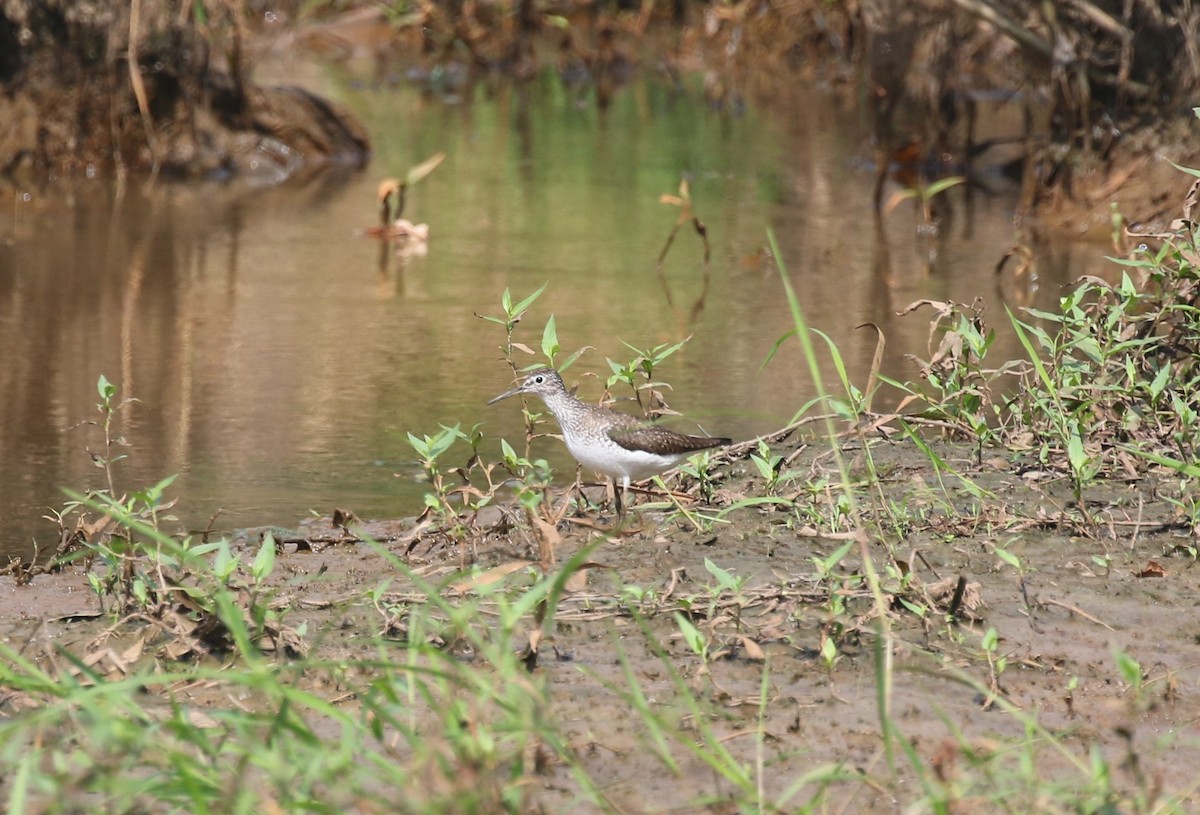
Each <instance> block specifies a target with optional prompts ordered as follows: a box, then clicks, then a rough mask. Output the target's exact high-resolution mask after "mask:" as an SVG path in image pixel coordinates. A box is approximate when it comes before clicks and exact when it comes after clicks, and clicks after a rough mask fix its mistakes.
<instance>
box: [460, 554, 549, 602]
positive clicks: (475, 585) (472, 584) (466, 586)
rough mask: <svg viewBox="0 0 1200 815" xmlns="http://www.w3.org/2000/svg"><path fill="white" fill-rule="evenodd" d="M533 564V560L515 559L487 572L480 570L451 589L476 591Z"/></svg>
mask: <svg viewBox="0 0 1200 815" xmlns="http://www.w3.org/2000/svg"><path fill="white" fill-rule="evenodd" d="M532 565H533V562H532V561H528V560H514V561H512V562H511V563H503V564H501V565H499V566H495V567H493V568H491V569H488V570H487V571H486V572H480V573H479V574H477V575H475V576H474V577H471V578H470V579H468V580H461V581H459V582H458V583H455V584H454V585H453V586H451V587H450V589H451V590H452V591H456V592H458V593H459V594H466V593H467V592H469V591H474V590H476V589H479V588H482V587H484V586H490V585H492V584H493V583H496V582H499V581H500V580H502V579H503V578H505V577H507V576H508V575H510V574H512V573H513V572H519V571H521V570H522V569H525V568H528V567H529V566H532Z"/></svg>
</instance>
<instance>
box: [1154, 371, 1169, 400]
mask: <svg viewBox="0 0 1200 815" xmlns="http://www.w3.org/2000/svg"><path fill="white" fill-rule="evenodd" d="M1170 376H1171V366H1170V365H1164V366H1163V367H1161V368H1159V369H1158V373H1157V374H1155V375H1154V381H1153V382H1151V383H1150V397H1151V398H1152V399H1153V400H1154V401H1158V397H1160V396H1162V392H1163V391H1164V390H1165V389H1166V387H1167V379H1169V378H1170Z"/></svg>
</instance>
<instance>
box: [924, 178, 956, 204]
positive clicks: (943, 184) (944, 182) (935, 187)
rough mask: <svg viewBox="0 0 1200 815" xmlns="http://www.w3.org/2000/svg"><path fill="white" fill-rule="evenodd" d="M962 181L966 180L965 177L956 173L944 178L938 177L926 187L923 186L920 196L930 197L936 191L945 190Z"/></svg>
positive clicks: (936, 192)
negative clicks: (923, 189) (923, 190)
mask: <svg viewBox="0 0 1200 815" xmlns="http://www.w3.org/2000/svg"><path fill="white" fill-rule="evenodd" d="M964 181H966V179H965V178H963V177H962V176H957V175H952V176H947V177H946V178H939V179H938V180H937V181H934V182H933V183H932V184H930V185H929V186H928V187H926V188H925V193H924V195H923V196H922V197H923V198H926V199H929V198H932V197H933V196H935V195H937V194H938V193H941V192H945V191H946V190H948V189H950V188H951V187H956V186H958V185H959V184H961V183H963V182H964Z"/></svg>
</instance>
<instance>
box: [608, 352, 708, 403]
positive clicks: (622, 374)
mask: <svg viewBox="0 0 1200 815" xmlns="http://www.w3.org/2000/svg"><path fill="white" fill-rule="evenodd" d="M690 339H691V337H687V338H685V339H683V340H680V341H679V342H676V343H663V344H662V345H656V346H654V347H653V348H649V349H640V348H638V347H637V346H634V345H630V344H629V343H627V342H624V341H622V342H623V344H624V345H625V347H626V348H628V349H629V350H631V351H633V353H634V356H633V357H631V358H630V359H628V360H626V361H625V362H617V361H615V360H612V359H609V360H608V367H609V368H610V369H612V375H611V376H609V377H608V379H607V380H606V381H605V383H604V385H605V388H606V389H608V390H609V391H611V390H612V387H613V386H614V385H617V384H619V383H621V384H625V385H628V386H629V388H630V389H631V390H632V392H633V398H634V399H635V400H636V401H637V403H638V406H639V407H640V408H641V410H642V413H643V415H645V416H646V417H647V418H651V419H656V418H658V417H660V416H663V415H666V414H668V413H672V412H673V411H671V410H670V409H669V408H668V407H667V403H666V400H665V399H664V398H663V394H662V390H661V389H662V388H665V387H668V386H667V385H666V383H663V382H657V381H655V379H654V369H655V368H657V367H658V366H659V365H661V364H662V363H663V362H664V361H665V360H667V359H668V358H669V357H671V356H672V355H673V354H674V353H675V352H676V351H678V350H679V349H680V348H682V347H683V346H684V345H686V344H687V342H688V340H690Z"/></svg>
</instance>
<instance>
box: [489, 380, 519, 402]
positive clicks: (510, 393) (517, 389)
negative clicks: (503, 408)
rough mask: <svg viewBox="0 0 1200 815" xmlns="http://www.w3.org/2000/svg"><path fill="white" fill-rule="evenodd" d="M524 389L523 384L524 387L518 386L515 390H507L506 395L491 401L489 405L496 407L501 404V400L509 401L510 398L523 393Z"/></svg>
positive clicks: (503, 394)
mask: <svg viewBox="0 0 1200 815" xmlns="http://www.w3.org/2000/svg"><path fill="white" fill-rule="evenodd" d="M523 387H524V385H523V384H522V385H517V386H516V387H515V388H510V389H509V390H506V391H505V392H504V393H502V394H500V395H499V396H497V397H496V398H495V399H489V400H488V404H489V405H494V404H496V403H497V402H499V401H500V400H501V399H507V398H508V397H510V396H516V395H517V394H518V393H520V392H521V389H522V388H523Z"/></svg>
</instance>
